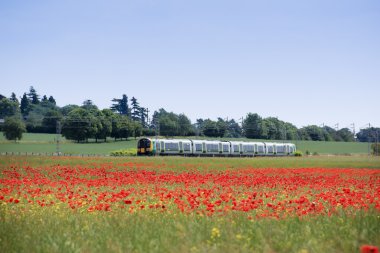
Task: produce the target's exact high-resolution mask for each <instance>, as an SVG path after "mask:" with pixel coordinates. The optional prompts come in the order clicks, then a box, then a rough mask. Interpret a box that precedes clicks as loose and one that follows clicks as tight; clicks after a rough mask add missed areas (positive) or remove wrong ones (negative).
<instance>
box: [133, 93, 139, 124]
mask: <svg viewBox="0 0 380 253" xmlns="http://www.w3.org/2000/svg"><path fill="white" fill-rule="evenodd" d="M131 106H132V109H131V118H132V120H133V121H141V118H140V114H141V111H140V105H139V103H138V102H137V99H136V98H135V97H132V98H131Z"/></svg>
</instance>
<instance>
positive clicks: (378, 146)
mask: <svg viewBox="0 0 380 253" xmlns="http://www.w3.org/2000/svg"><path fill="white" fill-rule="evenodd" d="M371 150H372V154H373V155H376V156H380V143H378V142H377V143H372V144H371Z"/></svg>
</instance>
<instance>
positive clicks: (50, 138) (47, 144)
mask: <svg viewBox="0 0 380 253" xmlns="http://www.w3.org/2000/svg"><path fill="white" fill-rule="evenodd" d="M56 138H57V135H56V134H34V133H26V134H24V135H23V138H22V140H20V141H18V142H17V143H15V142H13V141H7V140H5V138H4V136H3V134H2V133H0V153H5V152H22V153H25V152H29V153H32V152H34V153H54V152H56V150H57V145H56ZM185 138H193V139H196V138H200V137H185ZM231 140H240V141H252V140H250V139H247V138H240V139H231ZM254 141H264V140H254ZM280 142H282V141H280ZM290 142H292V143H295V144H296V145H297V149H298V150H301V151H302V152H303V153H304V154H305V152H306V151H307V150H308V151H309V152H310V153H311V154H313V153H315V152H316V153H318V154H337V155H343V154H344V155H346V154H368V143H361V142H324V141H290ZM136 145H137V141H136V140H135V139H133V138H130V139H129V140H128V141H116V142H115V141H114V140H113V139H108V140H107V142H106V143H104V142H99V143H95V142H94V140H90V142H89V143H75V142H72V141H67V140H66V139H65V138H63V137H61V138H60V151H61V152H63V153H66V154H96V155H108V154H109V153H110V152H111V151H114V150H119V149H128V148H136Z"/></svg>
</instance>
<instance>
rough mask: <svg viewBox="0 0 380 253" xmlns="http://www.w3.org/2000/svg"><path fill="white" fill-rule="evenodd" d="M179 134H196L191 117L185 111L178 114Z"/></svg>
mask: <svg viewBox="0 0 380 253" xmlns="http://www.w3.org/2000/svg"><path fill="white" fill-rule="evenodd" d="M178 134H179V135H180V136H189V135H193V134H194V131H193V127H192V125H191V121H190V119H189V118H188V117H187V116H186V115H185V114H183V113H182V114H180V115H178Z"/></svg>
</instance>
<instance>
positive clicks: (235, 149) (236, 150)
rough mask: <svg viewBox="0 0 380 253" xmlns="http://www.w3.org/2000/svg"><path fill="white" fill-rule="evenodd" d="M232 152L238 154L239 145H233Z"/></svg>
mask: <svg viewBox="0 0 380 253" xmlns="http://www.w3.org/2000/svg"><path fill="white" fill-rule="evenodd" d="M234 152H236V153H239V145H234Z"/></svg>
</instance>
